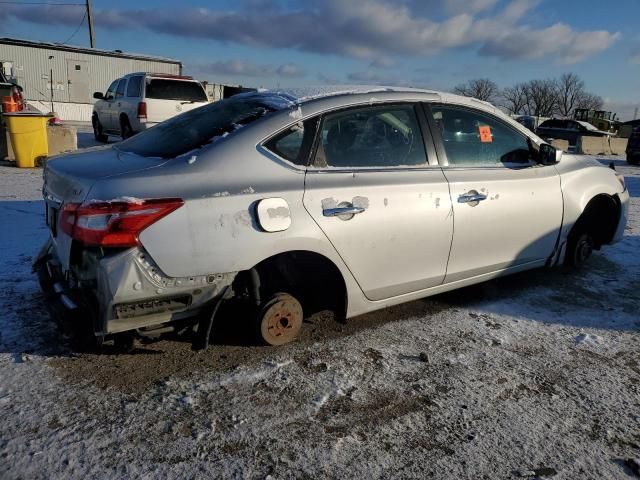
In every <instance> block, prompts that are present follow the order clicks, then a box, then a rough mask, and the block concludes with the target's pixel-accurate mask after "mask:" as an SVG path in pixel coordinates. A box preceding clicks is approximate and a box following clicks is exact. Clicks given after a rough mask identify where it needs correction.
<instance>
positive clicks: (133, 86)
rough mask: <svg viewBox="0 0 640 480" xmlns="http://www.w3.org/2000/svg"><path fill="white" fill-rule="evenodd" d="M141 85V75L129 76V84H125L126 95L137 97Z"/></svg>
mask: <svg viewBox="0 0 640 480" xmlns="http://www.w3.org/2000/svg"><path fill="white" fill-rule="evenodd" d="M141 86H142V77H141V76H137V77H129V85H127V97H139V96H140V93H141V92H140V87H141Z"/></svg>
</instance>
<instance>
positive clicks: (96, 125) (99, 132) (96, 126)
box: [91, 115, 109, 143]
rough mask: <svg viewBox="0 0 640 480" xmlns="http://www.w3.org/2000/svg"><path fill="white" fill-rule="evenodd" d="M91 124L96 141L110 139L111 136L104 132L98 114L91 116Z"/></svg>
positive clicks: (105, 141)
mask: <svg viewBox="0 0 640 480" xmlns="http://www.w3.org/2000/svg"><path fill="white" fill-rule="evenodd" d="M91 124H92V125H93V136H94V138H95V139H96V141H97V142H100V143H107V142H108V141H109V136H108V135H106V134H105V133H104V130H103V129H102V124H101V123H100V119H98V116H97V115H94V116H93V117H92V118H91Z"/></svg>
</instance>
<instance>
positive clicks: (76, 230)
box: [60, 198, 184, 247]
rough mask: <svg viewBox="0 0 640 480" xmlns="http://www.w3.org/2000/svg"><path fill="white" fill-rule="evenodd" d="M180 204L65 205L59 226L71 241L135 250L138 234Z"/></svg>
mask: <svg viewBox="0 0 640 480" xmlns="http://www.w3.org/2000/svg"><path fill="white" fill-rule="evenodd" d="M182 205H184V201H183V200H182V199H180V198H160V199H152V200H141V201H140V202H126V201H122V202H121V201H114V202H92V203H83V204H82V205H79V204H77V203H69V204H66V205H65V206H64V208H63V210H62V217H61V219H60V226H61V228H62V230H63V231H64V232H66V233H67V234H68V235H70V236H71V237H72V238H73V239H74V240H78V241H79V242H82V243H83V244H85V245H91V246H98V247H135V246H136V245H138V244H139V240H138V236H139V235H140V233H141V232H142V231H143V230H144V229H145V228H147V227H149V226H150V225H152V224H153V223H155V222H157V221H158V220H160V219H161V218H162V217H165V216H167V215H168V214H170V213H171V212H173V211H174V210H176V209H178V208H180V207H181V206H182Z"/></svg>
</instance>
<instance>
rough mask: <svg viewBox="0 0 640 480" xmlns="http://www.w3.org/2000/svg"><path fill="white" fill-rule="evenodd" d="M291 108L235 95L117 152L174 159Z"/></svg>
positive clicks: (134, 140)
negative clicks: (276, 112) (258, 120)
mask: <svg viewBox="0 0 640 480" xmlns="http://www.w3.org/2000/svg"><path fill="white" fill-rule="evenodd" d="M289 106H291V102H290V101H289V100H287V99H286V98H283V97H277V96H265V95H260V94H255V93H245V94H240V95H235V96H233V97H231V98H229V99H226V100H220V101H218V102H215V103H210V104H208V105H204V106H202V107H200V108H196V109H195V110H191V111H190V112H186V113H183V114H182V115H178V116H177V117H173V118H172V119H170V120H167V121H166V122H162V123H160V124H158V125H156V126H155V127H153V128H150V129H149V130H145V131H144V132H141V133H139V134H137V135H135V136H133V137H131V138H129V139H127V140H125V141H124V142H121V143H120V144H118V145H117V147H114V148H117V149H118V150H121V151H123V152H129V153H134V154H136V155H141V156H143V157H162V158H174V157H177V156H178V155H182V154H184V153H187V152H189V151H191V150H195V149H197V148H200V147H202V146H204V145H207V144H209V143H211V142H213V141H215V140H216V139H217V138H219V137H222V136H224V135H225V134H228V133H230V132H232V131H234V130H237V129H238V128H241V127H242V126H244V125H247V124H249V123H251V122H253V121H254V120H257V119H259V118H261V117H263V116H265V115H267V114H268V113H269V112H273V111H275V110H280V109H283V108H286V107H289Z"/></svg>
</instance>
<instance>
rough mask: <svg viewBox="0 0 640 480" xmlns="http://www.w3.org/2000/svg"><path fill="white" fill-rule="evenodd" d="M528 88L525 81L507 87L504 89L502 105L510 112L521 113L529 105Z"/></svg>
mask: <svg viewBox="0 0 640 480" xmlns="http://www.w3.org/2000/svg"><path fill="white" fill-rule="evenodd" d="M526 90H527V88H526V85H525V84H523V83H518V84H517V85H514V86H513V87H506V88H504V89H503V90H502V94H501V97H502V106H503V107H504V108H506V109H507V111H508V112H509V113H512V114H516V115H517V114H520V113H522V112H523V111H524V108H525V107H526V105H527V92H526Z"/></svg>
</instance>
